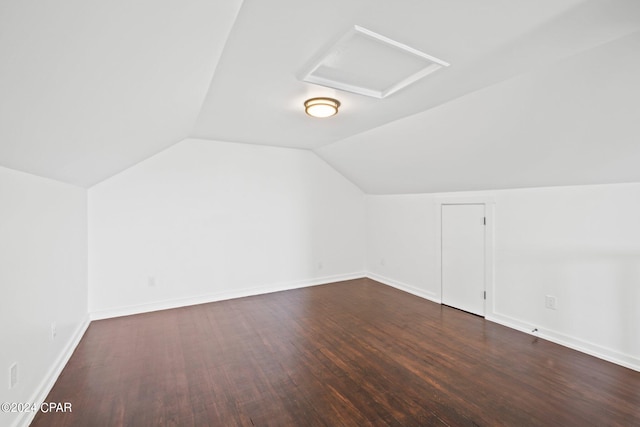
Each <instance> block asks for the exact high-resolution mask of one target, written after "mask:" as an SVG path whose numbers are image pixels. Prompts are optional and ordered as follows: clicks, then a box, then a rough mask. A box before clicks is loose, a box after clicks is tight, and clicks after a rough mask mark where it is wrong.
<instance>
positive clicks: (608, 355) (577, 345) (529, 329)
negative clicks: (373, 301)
mask: <svg viewBox="0 0 640 427" xmlns="http://www.w3.org/2000/svg"><path fill="white" fill-rule="evenodd" d="M366 276H367V277H368V278H369V279H371V280H375V281H376V282H380V283H382V284H383V285H387V286H391V287H392V288H396V289H400V290H401V291H405V292H408V293H410V294H413V295H415V296H417V297H420V298H424V299H427V300H429V301H432V302H435V303H438V304H441V301H440V300H439V299H438V297H437V295H436V293H434V292H429V291H424V290H421V289H418V288H416V287H414V286H412V285H409V284H406V283H403V282H400V281H397V280H394V279H390V278H388V277H384V276H380V275H378V274H375V273H371V272H366ZM485 320H487V321H489V322H493V323H497V324H499V325H502V326H506V327H507V328H511V329H515V330H516V331H519V332H523V333H525V334H527V335H533V336H537V337H538V338H541V339H544V340H547V341H550V342H553V343H555V344H558V345H561V346H563V347H567V348H571V349H573V350H576V351H579V352H581V353H585V354H588V355H590V356H593V357H597V358H598V359H602V360H606V361H607V362H611V363H615V364H616V365H620V366H623V367H625V368H629V369H632V370H634V371H638V372H640V358H638V357H635V356H632V355H629V354H624V353H621V352H619V351H616V350H612V349H610V348H606V347H602V346H600V345H598V344H594V343H591V342H588V341H584V340H581V339H579V338H575V337H571V336H569V335H566V334H563V333H561V332H557V331H554V330H550V329H544V328H540V327H539V326H537V325H534V324H531V323H528V322H525V321H522V320H520V319H516V318H515V317H511V316H508V315H505V314H500V313H495V312H494V313H487V315H486V316H485ZM534 329H537V330H538V331H537V332H536V333H533V330H534Z"/></svg>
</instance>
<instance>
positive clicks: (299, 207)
mask: <svg viewBox="0 0 640 427" xmlns="http://www.w3.org/2000/svg"><path fill="white" fill-rule="evenodd" d="M363 217H364V194H363V193H362V192H361V191H360V190H359V189H358V188H357V187H355V186H354V185H353V184H351V183H350V182H349V181H347V180H346V179H345V178H343V177H342V176H341V175H339V174H338V173H337V172H336V171H335V170H333V169H332V168H331V167H330V166H328V165H327V164H326V163H324V161H322V160H321V159H319V158H318V157H317V156H316V155H315V154H313V153H312V152H309V151H303V150H293V149H283V148H273V147H264V146H255V145H245V144H232V143H224V142H214V141H203V140H194V139H190V140H185V141H183V142H181V143H179V144H177V145H175V146H173V147H171V148H169V149H168V150H166V151H164V152H162V153H160V154H158V155H156V156H154V157H152V158H151V159H148V160H146V161H144V162H142V163H140V164H138V165H137V166H134V167H132V168H130V169H128V170H126V171H124V172H123V173H120V174H118V175H116V176H114V177H112V178H110V179H108V180H106V181H103V182H102V183H100V184H98V185H96V186H94V187H92V188H91V189H90V190H89V311H90V312H92V314H93V317H94V318H99V317H106V316H113V315H118V314H126V313H134V312H139V311H145V310H150V309H159V308H166V307H173V306H178V305H184V304H189V303H198V302H204V301H210V300H216V299H221V298H229V297H235V296H241V295H247V294H253V293H259V292H267V291H272V290H278V289H286V288H291V287H297V286H303V285H308V284H313V283H321V282H329V281H332V280H338V279H341V278H346V277H353V276H362V274H363V273H362V272H363V267H364V256H363V254H364V225H363V222H362V218H363ZM150 282H151V283H150ZM153 282H155V285H154V283H153ZM150 285H151V286H150ZM153 285H154V286H153Z"/></svg>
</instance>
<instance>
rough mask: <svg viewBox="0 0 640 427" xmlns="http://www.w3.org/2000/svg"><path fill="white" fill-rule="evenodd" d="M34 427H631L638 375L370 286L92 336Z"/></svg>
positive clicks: (355, 284)
mask: <svg viewBox="0 0 640 427" xmlns="http://www.w3.org/2000/svg"><path fill="white" fill-rule="evenodd" d="M47 401H48V402H70V403H72V412H70V413H69V412H67V413H39V414H38V415H37V416H36V418H35V420H34V422H33V423H32V426H92V427H93V426H134V427H144V426H224V427H226V426H367V425H373V426H387V425H389V426H441V425H442V426H444V425H448V426H518V427H522V426H640V373H639V372H635V371H633V370H630V369H626V368H623V367H620V366H617V365H614V364H611V363H608V362H605V361H602V360H599V359H596V358H594V357H591V356H588V355H585V354H582V353H579V352H576V351H573V350H570V349H567V348H564V347H561V346H559V345H556V344H553V343H550V342H548V341H544V340H537V339H535V338H534V337H533V336H530V335H527V334H523V333H520V332H517V331H514V330H511V329H509V328H506V327H503V326H500V325H497V324H494V323H491V322H487V321H485V320H484V319H482V318H479V317H476V316H473V315H470V314H467V313H464V312H461V311H458V310H455V309H453V308H449V307H446V306H440V305H438V304H434V303H432V302H429V301H426V300H423V299H421V298H418V297H415V296H413V295H409V294H407V293H404V292H401V291H399V290H396V289H393V288H390V287H387V286H385V285H382V284H379V283H376V282H374V281H372V280H369V279H358V280H352V281H348V282H341V283H334V284H329V285H323V286H316V287H311V288H304V289H298V290H292V291H286V292H279V293H273V294H268V295H260V296H254V297H248V298H241V299H236V300H229V301H221V302H216V303H211V304H203V305H198V306H192V307H185V308H179V309H174V310H166V311H160V312H154V313H148V314H141V315H136V316H128V317H121V318H116V319H109V320H100V321H94V322H92V323H91V325H90V326H89V329H88V330H87V332H86V334H85V336H84V337H83V339H82V341H81V342H80V344H79V346H78V348H77V349H76V351H75V353H74V354H73V356H72V358H71V360H70V361H69V363H68V364H67V366H66V368H65V369H64V371H63V372H62V374H61V376H60V378H59V379H58V381H57V382H56V384H55V386H54V388H53V390H52V391H51V393H50V394H49V396H48V398H47Z"/></svg>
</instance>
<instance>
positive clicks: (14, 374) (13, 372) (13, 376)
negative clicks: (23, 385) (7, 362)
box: [9, 362, 18, 389]
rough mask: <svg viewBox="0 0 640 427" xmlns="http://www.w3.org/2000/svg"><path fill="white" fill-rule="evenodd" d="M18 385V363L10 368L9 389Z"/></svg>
mask: <svg viewBox="0 0 640 427" xmlns="http://www.w3.org/2000/svg"><path fill="white" fill-rule="evenodd" d="M16 384H18V363H17V362H16V363H14V364H13V365H11V367H9V388H10V389H11V388H14V387H15V386H16Z"/></svg>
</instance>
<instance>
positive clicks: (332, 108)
mask: <svg viewBox="0 0 640 427" xmlns="http://www.w3.org/2000/svg"><path fill="white" fill-rule="evenodd" d="M338 107H340V101H338V100H337V99H333V98H311V99H307V100H306V101H304V112H305V113H307V114H308V115H310V116H311V117H320V118H323V117H331V116H335V115H336V114H338Z"/></svg>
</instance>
